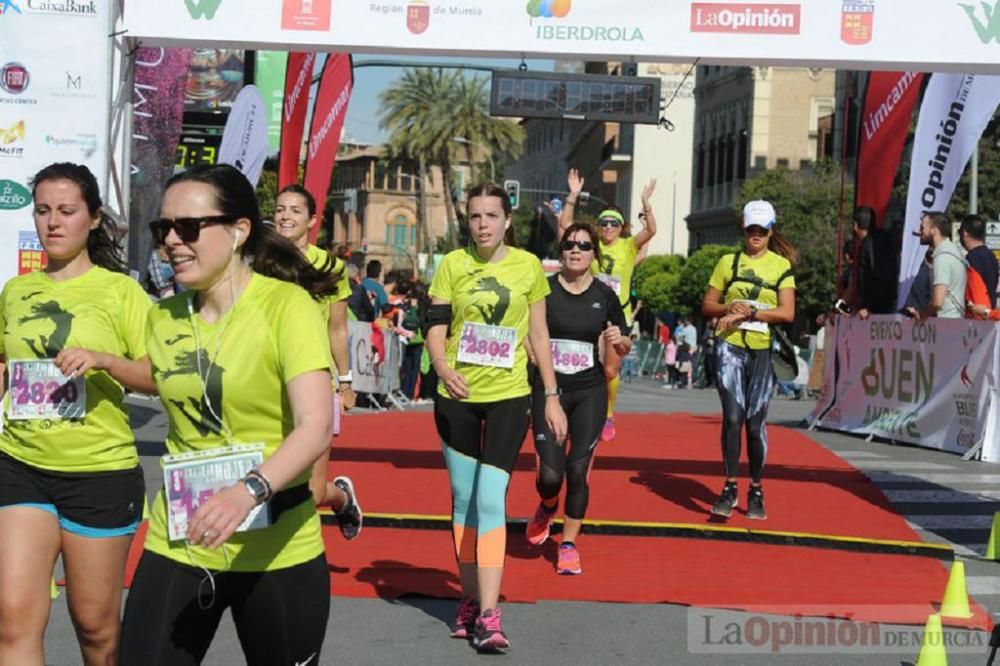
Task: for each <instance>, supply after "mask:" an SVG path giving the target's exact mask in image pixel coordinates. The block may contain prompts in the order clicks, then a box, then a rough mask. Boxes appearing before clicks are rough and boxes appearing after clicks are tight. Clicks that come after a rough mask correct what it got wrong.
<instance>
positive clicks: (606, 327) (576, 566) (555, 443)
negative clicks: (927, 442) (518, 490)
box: [526, 222, 632, 575]
mask: <svg viewBox="0 0 1000 666" xmlns="http://www.w3.org/2000/svg"><path fill="white" fill-rule="evenodd" d="M558 247H559V260H560V263H561V268H560V271H559V273H557V274H556V275H553V276H551V277H550V278H549V288H550V290H551V291H550V293H549V295H548V296H547V297H546V299H545V319H546V322H547V324H548V328H549V335H550V336H551V339H552V362H553V365H554V367H555V373H556V382H557V384H558V386H559V403H560V404H561V405H562V409H563V411H564V412H565V414H566V418H567V421H568V432H569V439H570V442H569V444H568V446H567V445H566V443H565V442H563V441H562V440H560V439H556V438H555V436H554V435H553V433H552V431H551V429H550V428H549V427H548V425H547V423H546V420H545V418H544V416H545V413H544V406H545V402H544V401H545V392H544V388H545V387H544V385H543V383H542V382H541V380H540V379H538V380H536V381H535V386H534V391H533V392H532V412H531V414H532V423H533V426H532V429H533V432H534V433H535V451H536V452H537V453H538V476H537V478H536V480H535V487H536V488H537V489H538V494H539V496H540V497H541V502H540V503H539V504H538V509H537V510H536V511H535V515H534V517H533V518H532V519H531V520H530V521H529V522H528V526H527V530H526V537H527V539H528V542H529V543H530V544H532V545H535V546H540V545H541V544H543V543H545V541H546V539H548V537H549V529H550V528H551V526H552V521H553V519H554V518H555V515H556V511H557V510H558V508H559V493H560V491H561V490H562V486H563V481H564V480H565V482H566V503H565V510H564V513H565V515H566V521H565V524H564V525H563V533H562V543H561V544H560V545H559V559H558V562H557V564H556V573H558V574H562V575H577V574H580V573H583V567H582V565H581V564H580V554H579V551H578V550H577V548H576V540H577V537H578V536H579V534H580V527H581V525H582V524H583V517H584V513H585V512H586V510H587V500H588V498H589V492H590V491H589V487H588V476H589V475H590V466H591V464H592V462H593V460H594V454H595V453H596V450H597V442H598V440H599V439H600V437H601V428H602V427H603V425H604V420H605V415H606V413H607V407H608V404H607V403H608V389H607V383H606V382H605V379H604V373H603V372H601V370H600V366H599V363H598V356H597V351H598V345H599V344H600V343H601V342H603V343H604V344H605V345H606V346H607V347H609V348H611V349H614V352H615V353H616V354H618V355H619V356H621V357H624V356H625V355H627V354H628V352H629V349H631V347H632V341H631V339H629V338H628V337H627V336H626V335H624V334H623V331H626V330H627V328H626V324H625V314H624V312H623V311H622V306H621V303H620V302H619V300H618V296H617V295H616V294H615V292H614V291H612V290H611V288H610V287H608V286H607V285H606V284H604V283H602V282H601V281H600V280H598V279H596V278H595V277H594V274H593V272H592V271H591V264H592V263H593V262H594V261H598V262H600V258H601V249H600V245H599V242H598V238H597V232H596V231H595V230H594V229H593V227H591V226H590V225H588V224H583V223H580V222H577V223H574V224H571V225H570V226H569V227H567V228H566V231H564V232H563V235H562V241H561V242H560V243H559V246H558ZM567 449H568V450H567Z"/></svg>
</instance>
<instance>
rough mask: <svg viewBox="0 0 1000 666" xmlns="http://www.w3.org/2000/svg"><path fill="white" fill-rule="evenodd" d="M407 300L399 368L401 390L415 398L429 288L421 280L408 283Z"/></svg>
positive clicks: (422, 349) (412, 398) (402, 326)
mask: <svg viewBox="0 0 1000 666" xmlns="http://www.w3.org/2000/svg"><path fill="white" fill-rule="evenodd" d="M403 291H404V292H405V298H406V302H405V305H404V310H403V320H402V323H401V328H402V330H403V331H404V334H403V335H404V337H403V341H404V342H405V343H406V346H405V347H404V348H403V361H402V364H401V366H400V369H399V383H400V390H401V391H402V392H403V395H405V396H406V397H407V398H409V399H410V400H415V399H416V398H417V396H416V390H417V377H419V376H420V359H421V356H422V355H423V351H424V336H423V332H422V331H421V328H420V322H421V321H423V317H422V316H421V315H422V313H423V311H424V310H425V309H426V307H427V304H428V303H429V301H428V298H427V288H426V287H424V285H422V284H420V283H419V282H410V283H407V287H406V289H404V290H403Z"/></svg>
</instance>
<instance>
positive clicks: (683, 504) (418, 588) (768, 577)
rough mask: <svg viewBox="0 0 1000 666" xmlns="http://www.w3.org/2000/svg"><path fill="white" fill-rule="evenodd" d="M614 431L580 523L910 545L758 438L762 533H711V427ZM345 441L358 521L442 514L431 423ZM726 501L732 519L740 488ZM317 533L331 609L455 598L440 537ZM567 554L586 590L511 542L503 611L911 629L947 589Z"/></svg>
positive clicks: (618, 542) (384, 421)
mask: <svg viewBox="0 0 1000 666" xmlns="http://www.w3.org/2000/svg"><path fill="white" fill-rule="evenodd" d="M616 425H617V428H618V437H617V439H616V440H615V441H614V442H612V443H603V442H602V443H601V444H600V445H599V447H598V453H597V456H598V458H597V462H596V464H595V465H594V470H593V473H592V475H591V493H590V509H589V510H588V518H590V519H594V520H602V519H603V520H617V521H629V522H657V523H690V524H695V525H707V524H718V525H720V526H732V527H743V528H752V529H754V528H755V529H766V530H774V531H786V532H796V533H812V534H824V535H832V536H845V537H865V538H872V539H887V540H900V541H917V542H919V541H920V538H919V536H918V535H917V534H916V533H915V532H914V531H913V530H912V529H911V528H910V527H909V526H908V525H907V524H906V523H905V521H904V520H903V519H902V518H901V517H899V516H898V515H897V514H896V513H895V512H894V511H893V510H892V509H891V507H890V505H889V503H888V501H887V500H886V499H885V497H884V496H883V495H882V494H881V492H879V490H878V489H877V488H876V487H875V486H874V485H872V484H871V483H870V482H869V481H868V480H867V478H866V477H864V475H862V474H861V473H860V472H859V471H857V470H856V469H855V468H853V467H852V466H851V465H849V464H848V463H846V462H844V461H843V460H841V459H840V458H838V457H837V456H835V455H834V454H832V453H831V452H829V451H828V450H826V449H825V448H823V447H822V446H820V445H819V444H817V443H815V442H813V441H812V440H810V439H809V438H808V437H806V436H804V435H803V434H801V433H799V432H796V431H792V430H788V429H785V428H775V427H772V428H770V429H769V436H770V451H769V454H768V465H767V468H766V470H765V489H766V492H767V503H768V504H767V506H768V513H769V516H768V520H767V521H765V522H759V521H749V520H747V519H746V517H745V516H744V515H743V514H742V513H741V512H740V510H737V513H735V514H734V515H733V517H732V518H731V519H730V520H729V521H726V522H724V523H718V522H717V521H716V520H715V519H713V518H710V516H709V514H708V508H709V506H710V505H711V503H712V502H713V501H714V499H715V497H716V494H717V493H718V491H719V489H720V487H721V473H722V469H721V463H720V452H719V446H720V445H719V420H718V418H717V417H703V416H692V415H687V414H675V415H660V414H624V415H620V416H619V418H618V419H617V422H616ZM343 432H344V433H345V435H344V436H343V437H340V438H338V439H337V440H336V442H335V446H334V448H333V452H332V455H331V457H332V460H333V461H332V462H331V472H334V473H336V474H347V475H350V476H351V477H352V479H353V480H354V483H355V486H356V487H357V488H358V493H359V497H360V499H361V502H362V506H363V507H364V509H365V511H366V512H372V513H386V514H430V515H447V514H448V513H449V512H450V506H451V505H450V493H449V487H448V476H447V473H446V471H445V469H444V466H443V459H442V456H441V453H440V444H439V442H438V439H437V434H436V432H435V430H434V424H433V419H432V417H431V415H430V414H426V413H424V414H398V413H393V414H377V415H365V416H353V417H349V418H348V419H347V420H346V421H345V423H344V430H343ZM534 463H535V460H534V452H533V450H532V449H531V442H530V434H529V439H528V440H527V441H526V444H525V447H524V449H522V454H521V458H520V459H519V461H518V466H517V470H516V472H515V474H514V477H513V480H512V483H511V489H510V494H509V499H508V510H509V514H510V516H511V517H515V518H516V517H527V516H529V515H530V514H531V513H532V512H533V511H534V508H535V506H536V503H537V501H538V500H537V496H536V494H535V489H534V478H533V470H534ZM742 474H743V475H744V476H745V474H746V470H745V466H744V470H743V472H742ZM740 494H741V498H740V499H741V505H745V494H746V482H742V483H741V487H740ZM324 533H325V535H326V537H327V543H328V556H329V559H330V561H331V571H332V572H333V574H334V576H333V583H332V586H333V591H334V593H336V594H337V595H343V596H366V597H372V596H378V597H384V598H393V597H399V596H402V595H406V594H417V595H427V596H433V597H457V596H458V581H457V578H456V575H455V566H454V559H453V555H452V548H451V543H450V533H449V532H447V531H432V530H417V529H398V528H393V529H389V528H378V527H368V528H366V529H365V532H364V534H363V535H362V537H361V538H360V539H359V540H358V541H356V542H354V543H350V544H349V543H346V542H344V541H343V540H342V539H341V538H340V536H339V534H338V533H337V530H336V528H333V527H325V528H324ZM579 545H580V549H581V555H582V559H583V566H584V570H585V573H584V575H583V576H580V577H576V578H573V577H561V576H556V575H555V574H554V573H553V565H554V562H555V545H554V543H552V542H551V541H550V542H549V543H548V544H546V545H545V546H544V547H542V548H538V549H536V548H531V547H529V546H528V545H527V544H526V543H525V541H524V539H523V538H522V537H520V535H516V534H510V535H509V537H508V549H507V550H508V559H507V570H506V574H505V577H504V586H503V593H504V596H505V598H506V599H508V600H510V601H527V602H532V601H535V600H537V599H561V600H590V601H611V602H623V603H628V602H632V603H659V602H668V603H676V604H687V605H695V606H706V607H718V608H735V609H746V608H752V609H753V610H755V611H759V612H773V613H778V614H794V613H803V614H805V615H834V616H838V617H845V616H850V617H853V618H855V619H858V620H866V621H879V622H895V623H908V624H923V623H924V622H925V620H926V618H927V615H928V614H929V613H931V612H934V604H935V603H936V602H938V601H939V600H940V598H941V596H942V594H943V592H944V588H945V584H946V582H947V568H946V566H947V564H943V563H941V562H938V561H936V560H933V559H928V558H925V557H914V556H907V555H886V554H874V553H856V552H843V551H836V550H826V549H821V548H812V547H800V546H785V545H767V544H761V543H739V542H732V541H722V540H714V539H694V538H664V537H655V536H606V535H587V534H584V535H583V537H581V539H580V541H579ZM135 554H136V555H137V554H138V552H137V551H136V552H135ZM130 571H131V567H130ZM973 606H974V608H973V611H974V613H975V616H974V618H973V619H972V620H971V621H970V622H968V623H965V622H960V623H958V624H962V625H967V626H975V627H980V628H986V627H988V626H989V622H990V621H989V618H988V616H987V614H986V612H985V611H984V610H983V609H982V608H981V607H980V606H978V605H975V604H974V605H973Z"/></svg>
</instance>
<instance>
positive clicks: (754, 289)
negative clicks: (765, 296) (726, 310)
mask: <svg viewBox="0 0 1000 666" xmlns="http://www.w3.org/2000/svg"><path fill="white" fill-rule="evenodd" d="M740 277H741V278H744V279H746V280H749V281H750V282H751V283H753V284H752V285H750V286H749V287H748V286H746V285H747V283H746V282H743V283H738V285H737V289H738V290H739V291H743V290H746V293H745V294H743V298H744V299H746V300H748V301H756V300H757V299H758V298H759V297H760V292H761V291H762V284H761V283H762V280H760V278H758V277H757V274H756V273H755V272H754V270H753V269H752V268H747V269H744V270H742V271H740Z"/></svg>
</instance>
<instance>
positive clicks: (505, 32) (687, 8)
mask: <svg viewBox="0 0 1000 666" xmlns="http://www.w3.org/2000/svg"><path fill="white" fill-rule="evenodd" d="M997 2H998V0H986V1H985V2H972V1H970V2H942V1H941V0H828V1H827V2H805V0H770V1H761V0H744V1H742V2H738V1H728V0H674V1H672V2H650V0H587V1H586V2H583V1H581V0H522V1H521V2H511V0H378V1H377V2H331V1H330V0H282V1H280V2H279V1H277V0H184V1H183V2H181V1H180V0H175V1H172V2H163V0H128V2H127V12H126V16H125V19H126V24H127V26H126V27H127V28H128V30H129V34H130V35H132V36H135V37H138V38H141V39H143V40H144V42H149V41H150V40H151V41H152V42H155V43H162V42H169V43H171V44H175V45H176V44H204V45H213V46H223V45H227V44H232V43H239V44H241V45H245V46H246V47H248V48H249V47H255V48H258V49H270V50H276V51H292V52H295V51H326V52H349V53H378V54H384V53H389V54H396V55H399V54H413V53H414V52H419V51H422V50H433V51H436V52H438V53H439V54H440V55H450V56H485V57H508V58H520V57H522V56H524V57H538V58H549V59H551V58H553V57H558V58H571V59H572V58H576V59H583V58H586V59H591V60H593V59H604V60H623V59H632V58H635V59H637V60H640V61H644V62H655V61H673V62H692V61H693V60H694V59H695V58H702V59H704V60H705V61H706V62H713V61H716V62H719V61H722V62H725V63H726V64H729V65H751V66H758V65H791V66H801V65H802V63H808V64H809V65H810V66H814V67H830V68H838V69H864V70H869V69H870V70H885V71H892V70H895V71H903V70H910V71H950V72H962V73H965V72H980V73H989V72H992V71H996V67H997V64H998V63H1000V18H997V17H998V16H1000V9H998V8H997V7H996V5H997ZM483 34H489V35H490V39H488V40H483V39H482V38H481V35H483ZM719 35H731V36H732V37H733V39H719ZM942 35H947V36H948V38H949V39H950V40H952V41H955V42H956V43H960V44H962V48H955V49H949V48H939V49H938V48H934V49H931V48H927V44H936V43H938V42H940V40H941V37H942Z"/></svg>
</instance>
